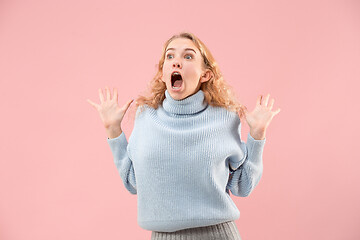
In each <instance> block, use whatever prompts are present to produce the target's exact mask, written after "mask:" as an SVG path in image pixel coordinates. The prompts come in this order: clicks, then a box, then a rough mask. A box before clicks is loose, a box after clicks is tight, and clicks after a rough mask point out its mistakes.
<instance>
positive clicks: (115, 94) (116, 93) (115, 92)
mask: <svg viewBox="0 0 360 240" xmlns="http://www.w3.org/2000/svg"><path fill="white" fill-rule="evenodd" d="M113 99H114V100H116V102H118V92H117V89H116V88H114V94H113Z"/></svg>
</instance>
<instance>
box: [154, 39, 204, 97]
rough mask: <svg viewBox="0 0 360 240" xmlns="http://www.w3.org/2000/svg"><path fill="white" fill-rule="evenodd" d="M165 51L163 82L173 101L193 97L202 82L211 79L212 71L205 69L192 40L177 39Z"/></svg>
mask: <svg viewBox="0 0 360 240" xmlns="http://www.w3.org/2000/svg"><path fill="white" fill-rule="evenodd" d="M165 51H166V52H165V61H164V66H163V75H162V78H161V80H162V81H163V82H164V83H165V84H166V88H167V90H168V92H169V94H170V96H171V97H172V98H173V99H175V100H182V99H185V98H187V97H188V96H191V95H193V94H194V93H196V92H197V91H198V90H199V89H200V85H201V83H202V82H206V81H207V80H209V79H210V73H209V72H210V70H205V69H204V65H203V64H204V63H203V62H204V60H203V57H202V56H201V53H200V51H199V49H198V48H197V47H196V46H195V44H194V43H193V42H192V41H191V40H190V39H187V38H176V39H174V40H173V41H171V42H170V44H169V45H168V46H167V48H166V50H165ZM206 73H207V74H206Z"/></svg>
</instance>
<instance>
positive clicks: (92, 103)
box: [86, 99, 98, 110]
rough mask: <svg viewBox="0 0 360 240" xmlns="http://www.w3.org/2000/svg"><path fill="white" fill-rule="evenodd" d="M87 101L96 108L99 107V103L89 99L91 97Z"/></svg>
mask: <svg viewBox="0 0 360 240" xmlns="http://www.w3.org/2000/svg"><path fill="white" fill-rule="evenodd" d="M86 101H87V102H88V103H90V104H91V106H93V107H94V108H95V109H96V110H97V109H98V105H97V104H96V103H94V102H92V101H91V100H89V99H86Z"/></svg>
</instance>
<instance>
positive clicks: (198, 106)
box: [162, 90, 208, 115]
mask: <svg viewBox="0 0 360 240" xmlns="http://www.w3.org/2000/svg"><path fill="white" fill-rule="evenodd" d="M204 99H205V95H204V92H203V91H202V90H199V91H197V92H196V93H194V94H193V95H191V96H188V97H187V98H185V99H182V100H175V99H173V98H172V97H171V95H170V93H169V92H168V90H166V91H165V99H164V101H163V103H162V105H163V108H164V110H165V111H167V112H169V113H173V114H178V115H184V114H196V113H198V112H201V111H202V110H204V109H205V108H206V107H207V106H208V104H207V103H206V102H205V101H204Z"/></svg>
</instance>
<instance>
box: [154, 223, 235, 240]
mask: <svg viewBox="0 0 360 240" xmlns="http://www.w3.org/2000/svg"><path fill="white" fill-rule="evenodd" d="M151 240H241V237H240V233H239V230H238V229H237V227H236V224H235V222H234V221H230V222H224V223H219V224H216V225H211V226H206V227H197V228H187V229H184V230H180V231H176V232H152V233H151Z"/></svg>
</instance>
